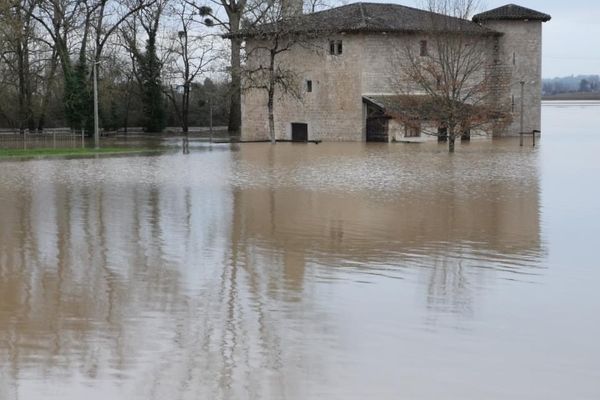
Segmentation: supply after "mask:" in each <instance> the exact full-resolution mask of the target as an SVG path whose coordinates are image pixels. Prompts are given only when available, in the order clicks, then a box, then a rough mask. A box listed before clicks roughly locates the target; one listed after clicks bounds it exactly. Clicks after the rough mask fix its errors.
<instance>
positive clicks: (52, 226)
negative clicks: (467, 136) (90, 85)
mask: <svg viewBox="0 0 600 400" xmlns="http://www.w3.org/2000/svg"><path fill="white" fill-rule="evenodd" d="M599 112H600V103H587V104H569V103H565V104H555V105H544V107H543V135H544V137H543V138H542V141H541V144H540V145H539V146H538V147H536V148H532V147H531V146H529V144H530V140H531V139H530V138H527V139H526V141H525V142H526V146H525V147H523V148H520V147H519V145H518V139H517V140H513V139H507V140H495V141H473V142H471V143H470V144H467V145H459V146H458V147H457V152H456V154H454V155H449V154H448V153H447V152H446V148H445V147H444V146H440V145H437V144H436V143H432V144H390V145H388V144H369V145H367V144H358V143H323V144H320V145H304V144H289V143H283V144H277V145H275V146H271V145H269V144H244V145H241V146H240V145H238V146H236V145H232V146H230V145H214V146H212V147H211V148H209V147H208V146H207V145H206V144H197V145H196V146H195V147H193V148H192V153H191V154H189V155H182V154H179V153H176V154H175V153H167V154H164V155H159V156H150V157H119V158H102V159H84V160H51V161H50V160H37V161H27V162H2V163H0V399H2V400H4V399H8V400H16V399H27V400H29V399H45V400H47V399H52V400H54V399H61V400H72V399H87V400H95V399H290V400H296V399H298V400H300V399H340V400H342V399H343V400H347V399H386V400H387V399H461V400H464V399H544V400H548V399H561V400H562V399H598V398H600V340H599V339H600V290H599V286H600V285H599V284H600V262H599V261H598V245H599V244H600V241H599V236H600V188H599V185H598V184H599V181H600V180H599V176H600V157H599V155H600V135H599V134H600V132H598V125H599V122H600V117H599Z"/></svg>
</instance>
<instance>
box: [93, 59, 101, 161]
mask: <svg viewBox="0 0 600 400" xmlns="http://www.w3.org/2000/svg"><path fill="white" fill-rule="evenodd" d="M99 148H100V129H99V127H98V61H94V149H96V150H98V149H99Z"/></svg>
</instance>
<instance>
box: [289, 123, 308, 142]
mask: <svg viewBox="0 0 600 400" xmlns="http://www.w3.org/2000/svg"><path fill="white" fill-rule="evenodd" d="M292 141H294V142H307V141H308V124H301V123H293V124H292Z"/></svg>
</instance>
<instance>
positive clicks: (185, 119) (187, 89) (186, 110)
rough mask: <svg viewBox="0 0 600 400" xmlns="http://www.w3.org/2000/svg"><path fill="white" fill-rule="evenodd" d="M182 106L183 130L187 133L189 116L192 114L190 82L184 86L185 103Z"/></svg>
mask: <svg viewBox="0 0 600 400" xmlns="http://www.w3.org/2000/svg"><path fill="white" fill-rule="evenodd" d="M181 108H182V110H181V130H182V131H183V133H185V134H187V133H188V131H189V127H188V118H189V114H190V84H189V83H188V82H186V84H185V85H184V87H183V104H182V106H181Z"/></svg>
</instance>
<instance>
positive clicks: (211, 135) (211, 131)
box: [208, 96, 213, 143]
mask: <svg viewBox="0 0 600 400" xmlns="http://www.w3.org/2000/svg"><path fill="white" fill-rule="evenodd" d="M208 104H209V109H210V110H209V119H210V143H212V141H213V99H212V96H210V97H209V98H208Z"/></svg>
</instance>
